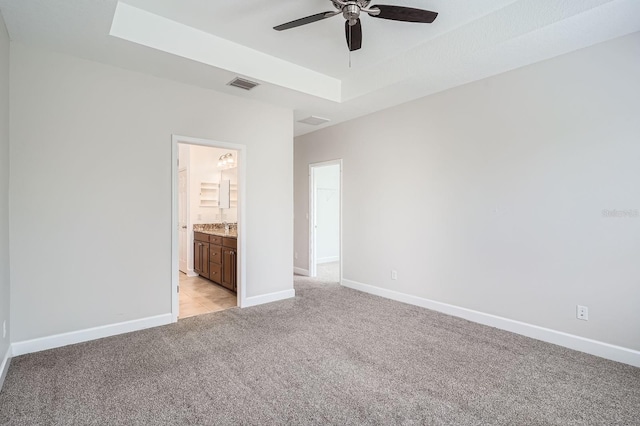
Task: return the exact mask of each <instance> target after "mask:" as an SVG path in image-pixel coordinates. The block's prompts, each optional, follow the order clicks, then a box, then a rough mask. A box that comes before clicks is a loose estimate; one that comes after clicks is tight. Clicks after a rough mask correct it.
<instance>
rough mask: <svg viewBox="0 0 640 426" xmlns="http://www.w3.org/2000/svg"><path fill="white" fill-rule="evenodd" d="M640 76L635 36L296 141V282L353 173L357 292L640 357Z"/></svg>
mask: <svg viewBox="0 0 640 426" xmlns="http://www.w3.org/2000/svg"><path fill="white" fill-rule="evenodd" d="M638 76H640V34H638V33H636V34H633V35H630V36H627V37H624V38H620V39H617V40H614V41H610V42H607V43H603V44H599V45H596V46H593V47H590V48H587V49H584V50H580V51H577V52H574V53H571V54H568V55H564V56H561V57H558V58H555V59H551V60H548V61H545V62H542V63H538V64H535V65H531V66H527V67H524V68H521V69H518V70H515V71H511V72H508V73H505V74H502V75H499V76H495V77H492V78H489V79H486V80H482V81H478V82H475V83H471V84H468V85H465V86H462V87H459V88H456V89H453V90H449V91H446V92H443V93H439V94H436V95H433V96H429V97H427V98H423V99H420V100H417V101H414V102H411V103H407V104H404V105H401V106H398V107H394V108H391V109H388V110H386V111H381V112H378V113H375V114H372V115H369V116H366V117H363V118H360V119H356V120H353V121H351V122H347V123H344V124H340V125H337V126H334V127H331V128H328V129H324V130H320V131H317V132H314V133H311V134H308V135H305V136H301V137H299V138H296V142H295V189H294V198H295V229H294V235H295V250H296V251H297V252H298V259H297V261H296V263H295V266H297V267H299V268H303V269H307V268H308V263H307V262H308V259H307V247H308V224H307V221H306V219H305V217H306V216H305V215H306V213H307V210H308V177H307V170H308V169H307V167H308V164H309V163H313V162H319V161H326V160H332V159H336V158H343V159H344V163H343V202H344V210H343V260H344V266H343V268H344V269H343V270H344V278H346V279H349V280H352V281H356V282H359V283H364V284H369V285H372V286H376V287H379V288H383V289H389V290H395V291H398V292H401V293H405V294H410V295H414V296H418V297H421V298H426V299H430V300H435V301H438V302H444V303H448V304H452V305H455V306H459V307H464V308H469V309H472V310H476V311H480V312H484V313H488V314H493V315H497V316H501V317H506V318H509V319H513V320H517V321H522V322H525V323H529V324H534V325H538V326H542V327H546V328H550V329H553V330H559V331H562V332H566V333H570V334H574V335H578V336H583V337H586V338H591V339H595V340H599V341H602V342H607V343H611V344H614V345H620V346H623V347H626V348H630V349H635V350H639V349H640V310H638V303H639V302H640V281H639V280H640V278H639V277H640V261H639V260H638V259H639V253H640V217H626V218H610V217H604V216H603V210H614V209H618V210H625V209H630V210H635V211H637V210H636V209H640V191H639V190H638V188H639V186H638V185H639V182H640V166H639V165H640V142H639V141H640V139H639V135H640V120H639V117H640V84H638ZM381 171H382V172H381ZM632 213H633V212H632ZM391 269H396V270H397V271H398V280H397V281H392V280H391V277H390V271H391ZM577 304H581V305H586V306H588V307H589V310H590V311H589V312H590V318H589V321H579V320H577V319H576V312H575V311H576V305H577Z"/></svg>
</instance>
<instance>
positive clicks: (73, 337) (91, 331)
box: [11, 314, 172, 356]
mask: <svg viewBox="0 0 640 426" xmlns="http://www.w3.org/2000/svg"><path fill="white" fill-rule="evenodd" d="M171 322H172V321H171V314H163V315H156V316H153V317H148V318H141V319H137V320H132V321H125V322H120V323H116V324H109V325H102V326H99V327H93V328H87V329H84V330H78V331H71V332H69V333H61V334H54V335H53V336H46V337H40V338H37V339H31V340H23V341H21V342H14V343H13V344H12V345H11V353H12V355H13V356H19V355H24V354H29V353H32V352H39V351H44V350H46V349H53V348H59V347H61V346H67V345H73V344H75V343H82V342H86V341H89V340H95V339H101V338H103V337H109V336H115V335H117V334H123V333H130V332H132V331H138V330H143V329H145V328H151V327H157V326H159V325H166V324H170V323H171Z"/></svg>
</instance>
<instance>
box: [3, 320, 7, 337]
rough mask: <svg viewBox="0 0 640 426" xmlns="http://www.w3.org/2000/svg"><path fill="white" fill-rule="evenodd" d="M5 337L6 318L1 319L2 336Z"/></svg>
mask: <svg viewBox="0 0 640 426" xmlns="http://www.w3.org/2000/svg"><path fill="white" fill-rule="evenodd" d="M5 337H7V320H4V321H2V338H3V339H4V338H5Z"/></svg>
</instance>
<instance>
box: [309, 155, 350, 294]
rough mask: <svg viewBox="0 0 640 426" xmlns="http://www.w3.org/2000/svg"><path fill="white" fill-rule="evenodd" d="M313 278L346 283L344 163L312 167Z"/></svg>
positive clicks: (310, 263)
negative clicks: (343, 210) (343, 272)
mask: <svg viewBox="0 0 640 426" xmlns="http://www.w3.org/2000/svg"><path fill="white" fill-rule="evenodd" d="M309 203H310V208H309V212H310V215H309V276H310V277H314V278H316V279H318V280H319V281H325V282H340V281H341V279H342V244H341V235H342V231H341V229H342V160H334V161H327V162H322V163H314V164H310V165H309Z"/></svg>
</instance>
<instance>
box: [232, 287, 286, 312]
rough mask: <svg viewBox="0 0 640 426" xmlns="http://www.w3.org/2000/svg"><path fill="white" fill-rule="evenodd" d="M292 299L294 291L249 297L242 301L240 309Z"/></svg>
mask: <svg viewBox="0 0 640 426" xmlns="http://www.w3.org/2000/svg"><path fill="white" fill-rule="evenodd" d="M292 297H296V291H295V290H294V289H291V290H283V291H276V292H274V293H267V294H261V295H260V296H251V297H247V298H246V299H244V303H243V305H242V306H241V308H248V307H250V306H257V305H262V304H264V303H271V302H276V301H278V300H284V299H290V298H292Z"/></svg>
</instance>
